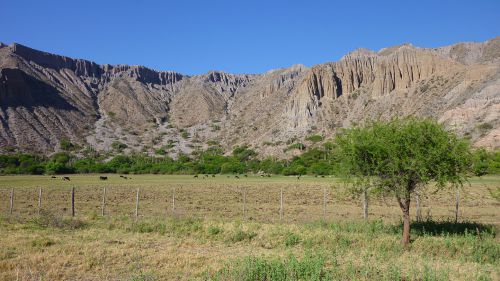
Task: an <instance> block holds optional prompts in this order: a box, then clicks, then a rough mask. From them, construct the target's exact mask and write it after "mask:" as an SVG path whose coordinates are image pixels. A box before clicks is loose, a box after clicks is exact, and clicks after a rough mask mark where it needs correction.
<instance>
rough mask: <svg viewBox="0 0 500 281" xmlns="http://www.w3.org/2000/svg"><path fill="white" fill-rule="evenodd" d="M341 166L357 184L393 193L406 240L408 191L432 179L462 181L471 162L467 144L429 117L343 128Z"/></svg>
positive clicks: (339, 140)
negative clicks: (401, 216)
mask: <svg viewBox="0 0 500 281" xmlns="http://www.w3.org/2000/svg"><path fill="white" fill-rule="evenodd" d="M336 144H337V148H338V150H337V153H338V160H339V167H340V169H339V171H340V172H341V174H343V175H346V176H347V178H349V179H351V181H350V182H353V183H355V185H358V186H359V185H363V184H369V185H371V186H374V187H376V188H378V189H380V190H382V191H384V192H387V193H390V194H393V195H394V196H395V197H396V199H397V202H398V204H399V206H400V207H401V210H402V211H403V218H404V233H403V234H404V237H403V242H404V243H405V244H407V243H409V208H410V201H411V194H412V193H413V192H414V191H415V189H416V188H417V187H419V186H423V185H426V184H428V183H430V182H431V181H432V182H435V184H436V186H437V187H438V188H442V187H444V186H445V185H446V184H447V183H451V184H454V185H458V186H461V185H462V184H463V183H464V182H465V181H466V179H467V177H468V171H469V170H470V167H471V152H470V149H469V144H468V143H467V142H466V141H464V140H462V139H460V138H458V137H457V136H456V135H455V134H454V133H452V132H448V131H446V130H445V129H444V127H443V126H442V125H439V124H438V123H436V122H435V121H431V120H417V119H413V118H409V119H397V120H394V121H391V122H388V123H381V122H375V123H372V124H370V125H368V126H365V127H355V128H352V129H349V130H345V131H344V132H342V133H341V134H339V135H338V136H337V138H336Z"/></svg>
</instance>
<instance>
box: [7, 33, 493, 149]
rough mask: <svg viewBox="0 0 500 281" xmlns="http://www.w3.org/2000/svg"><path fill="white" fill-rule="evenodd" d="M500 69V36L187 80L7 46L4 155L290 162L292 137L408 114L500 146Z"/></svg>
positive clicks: (364, 52) (213, 73)
mask: <svg viewBox="0 0 500 281" xmlns="http://www.w3.org/2000/svg"><path fill="white" fill-rule="evenodd" d="M499 62H500V37H497V38H494V39H491V40H488V41H486V42H479V43H459V44H456V45H452V46H446V47H442V48H432V49H426V48H418V47H414V46H412V45H409V44H405V45H401V46H394V47H389V48H385V49H382V50H380V51H379V52H374V51H370V50H366V49H358V50H355V51H353V52H351V53H348V54H346V55H345V56H344V57H342V59H340V60H339V61H337V62H330V63H325V64H320V65H316V66H313V67H311V68H308V67H305V66H303V65H294V66H292V67H290V68H287V69H277V70H271V71H268V72H266V73H263V74H254V75H235V74H229V73H225V72H222V71H211V72H208V73H206V74H203V75H196V76H186V75H182V74H180V73H176V72H173V71H156V70H152V69H149V68H146V67H143V66H128V65H98V64H96V63H93V62H90V61H87V60H80V59H72V58H68V57H64V56H59V55H53V54H50V53H46V52H41V51H37V50H34V49H31V48H28V47H25V46H22V45H19V44H13V45H10V46H7V45H5V44H1V43H0V150H1V151H4V150H11V149H12V148H17V149H19V150H23V151H36V152H41V153H52V152H54V151H57V150H58V149H59V148H58V145H59V143H60V141H61V139H69V140H71V141H72V142H75V143H79V144H81V145H82V146H92V147H94V148H96V149H98V150H110V149H111V146H110V144H111V143H112V142H114V141H120V142H123V143H125V144H127V146H128V148H127V149H126V152H134V151H146V152H150V153H153V152H154V150H155V149H158V148H160V147H169V149H170V150H169V154H171V155H172V156H174V157H175V156H176V155H177V154H178V153H181V152H182V153H190V152H191V151H192V150H193V149H198V148H206V147H207V146H208V143H209V141H211V142H212V143H213V142H218V143H219V144H221V145H222V146H223V147H224V148H225V149H226V150H227V151H229V150H231V148H232V147H233V146H234V145H240V144H248V145H251V146H252V147H253V148H255V149H256V150H258V151H260V152H261V153H262V154H264V155H276V156H280V157H281V156H285V154H284V152H283V148H284V147H285V145H286V144H285V143H286V142H287V141H290V140H292V139H298V140H300V139H303V138H304V137H306V136H308V135H310V134H316V133H317V134H322V135H325V136H326V137H329V136H331V135H332V134H334V133H335V132H336V130H337V129H339V128H341V127H346V126H350V125H351V124H353V123H360V122H365V121H369V120H374V119H382V120H388V119H391V118H394V117H398V116H409V115H412V116H422V117H429V118H434V119H437V120H439V121H440V122H443V123H444V124H446V126H448V127H450V128H451V129H454V130H455V131H457V132H458V133H459V134H462V135H464V136H466V137H469V138H471V140H472V141H473V142H474V143H475V145H478V146H483V147H488V148H498V147H500V136H499V134H500V131H499V130H500V129H499V128H500V120H499V119H500V118H499V117H500V116H499V115H500V114H499V112H500V63H499ZM290 153H293V152H290Z"/></svg>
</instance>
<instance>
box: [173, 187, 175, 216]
mask: <svg viewBox="0 0 500 281" xmlns="http://www.w3.org/2000/svg"><path fill="white" fill-rule="evenodd" d="M172 216H175V187H174V192H173V193H172Z"/></svg>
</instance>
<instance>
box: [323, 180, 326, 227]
mask: <svg viewBox="0 0 500 281" xmlns="http://www.w3.org/2000/svg"><path fill="white" fill-rule="evenodd" d="M323 220H326V186H324V187H323Z"/></svg>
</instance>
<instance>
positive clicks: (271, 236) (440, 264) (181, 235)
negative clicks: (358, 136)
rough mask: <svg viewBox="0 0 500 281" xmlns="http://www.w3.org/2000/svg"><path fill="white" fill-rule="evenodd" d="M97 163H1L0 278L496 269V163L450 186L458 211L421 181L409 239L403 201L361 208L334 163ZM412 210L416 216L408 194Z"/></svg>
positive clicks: (446, 274) (472, 276) (387, 274)
mask: <svg viewBox="0 0 500 281" xmlns="http://www.w3.org/2000/svg"><path fill="white" fill-rule="evenodd" d="M99 176H100V175H69V177H70V181H63V180H61V178H60V176H59V177H57V178H55V179H53V178H51V177H50V176H2V177H0V214H1V221H0V235H1V237H2V239H1V240H0V280H12V279H16V278H18V279H19V280H40V279H42V280H54V279H65V280H67V279H73V280H74V279H84V280H103V279H105V280H106V279H107V280H172V279H174V280H185V279H218V280H233V279H243V280H262V279H265V278H272V279H277V280H280V279H283V278H282V277H283V276H290V274H292V275H293V276H295V277H296V278H295V279H298V280H310V279H322V278H323V279H330V278H333V279H343V280H345V279H357V280H373V278H375V279H386V280H394V279H405V280H422V279H425V280H448V279H453V280H476V279H480V280H498V278H499V274H500V273H499V270H498V268H500V261H499V260H500V246H499V238H498V235H497V234H496V233H498V227H499V225H500V213H499V211H498V210H499V207H500V204H499V203H498V201H496V200H495V199H493V198H492V196H491V195H490V192H489V190H491V189H494V188H498V186H499V185H500V177H498V176H488V177H482V178H473V179H471V181H470V186H465V187H464V189H463V190H461V192H460V213H459V221H460V222H461V223H459V224H454V223H451V222H450V220H451V219H452V218H454V210H455V196H456V193H455V190H454V189H449V190H444V191H439V192H437V193H435V190H434V189H433V188H432V186H430V187H429V188H427V189H426V190H425V191H423V192H422V196H421V201H422V202H421V205H422V214H423V217H424V221H423V222H420V223H415V224H414V226H413V230H412V239H413V243H412V245H411V248H410V249H409V250H405V249H403V248H402V246H401V245H400V243H399V242H400V235H401V229H400V228H401V227H400V218H401V211H400V209H399V207H398V206H397V203H396V202H395V200H394V199H393V198H392V197H384V196H381V195H377V194H372V196H371V197H370V207H369V221H368V222H364V221H362V220H361V218H362V205H361V200H360V199H359V198H355V197H352V195H351V194H349V193H348V192H346V189H345V187H344V186H343V184H342V183H341V182H340V181H339V180H338V179H335V178H332V177H325V178H321V177H312V176H303V177H301V178H300V180H299V179H297V177H285V176H272V177H260V176H254V175H248V177H244V176H240V178H239V179H237V178H235V177H234V176H229V177H228V176H226V175H216V176H215V177H212V176H209V177H206V178H205V177H204V176H203V175H199V177H198V178H194V177H193V176H187V175H186V176H180V175H179V176H172V175H168V176H166V175H165V176H164V175H126V176H127V177H129V178H128V179H124V178H121V177H119V175H114V174H110V175H105V176H107V177H108V179H107V180H100V179H99ZM104 187H105V188H106V209H105V216H104V217H102V216H101V211H102V210H101V208H102V196H103V189H104ZM40 188H41V190H42V197H41V199H42V200H41V202H42V204H41V205H42V206H41V213H40V214H38V192H39V190H40ZM72 188H74V190H75V217H74V218H71V210H70V209H71V189H72ZM137 189H139V207H138V217H137V218H136V217H135V210H136V199H137V198H136V196H137ZM12 190H14V197H13V199H14V200H13V203H14V204H13V208H12V214H9V211H10V210H9V209H10V196H11V191H12ZM281 194H283V201H282V206H283V207H282V209H281V210H282V211H280V208H281V202H280V201H281ZM174 201H175V204H174ZM413 201H415V200H413ZM411 211H412V215H413V217H414V214H415V206H414V205H413V206H412V210H411ZM280 213H281V216H280ZM280 272H281V273H280ZM273 274H275V275H273ZM276 274H277V275H276ZM280 274H282V275H280ZM280 276H281V277H280Z"/></svg>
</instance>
